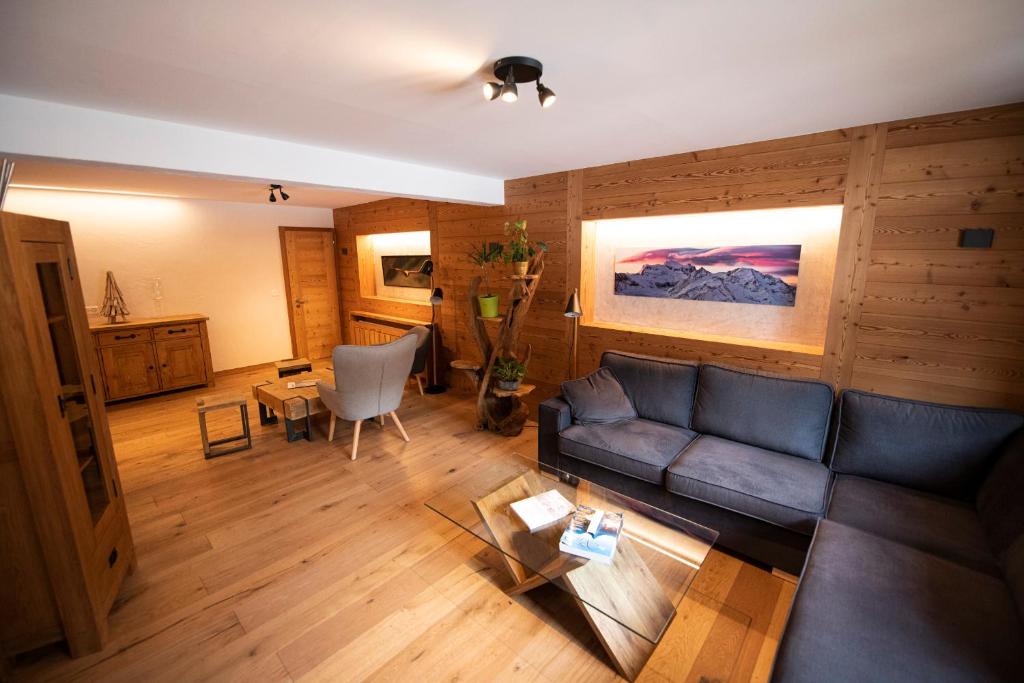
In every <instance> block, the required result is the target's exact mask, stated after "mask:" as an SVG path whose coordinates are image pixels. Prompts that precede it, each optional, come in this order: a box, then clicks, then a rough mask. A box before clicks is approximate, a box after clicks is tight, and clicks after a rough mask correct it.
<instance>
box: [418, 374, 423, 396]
mask: <svg viewBox="0 0 1024 683" xmlns="http://www.w3.org/2000/svg"><path fill="white" fill-rule="evenodd" d="M416 388H417V389H419V390H420V396H422V395H423V377H422V375H416Z"/></svg>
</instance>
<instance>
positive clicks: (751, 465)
mask: <svg viewBox="0 0 1024 683" xmlns="http://www.w3.org/2000/svg"><path fill="white" fill-rule="evenodd" d="M665 484H666V486H667V487H668V490H669V491H671V492H672V493H675V494H677V495H681V496H687V497H689V498H695V499H697V500H700V501H703V502H705V503H710V504H712V505H717V506H719V507H723V508H727V509H729V510H733V511H734V512H739V513H742V514H745V515H749V516H751V517H756V518H757V519H761V520H764V521H766V522H771V523H772V524H777V525H779V526H782V527H786V528H787V529H791V530H793V531H797V532H799V533H803V534H807V535H808V536H809V535H811V534H812V533H813V532H814V525H815V523H816V522H817V521H818V519H819V518H821V516H822V515H823V514H824V512H825V500H826V498H827V493H828V484H829V471H828V468H827V467H825V466H824V465H822V464H821V463H820V462H815V461H813V460H807V459H805V458H799V457H796V456H792V455H786V454H785V453H776V452H774V451H769V450H765V449H763V448H757V447H756V446H748V445H746V444H742V443H739V442H736V441H729V440H728V439H722V438H719V437H716V436H708V435H706V434H704V435H701V436H700V438H698V439H697V440H696V441H694V442H693V443H692V444H690V446H689V447H688V448H687V449H686V450H685V451H683V452H682V453H681V454H680V455H679V457H678V458H676V461H675V462H674V463H672V464H671V465H670V466H669V468H668V474H667V475H666V480H665Z"/></svg>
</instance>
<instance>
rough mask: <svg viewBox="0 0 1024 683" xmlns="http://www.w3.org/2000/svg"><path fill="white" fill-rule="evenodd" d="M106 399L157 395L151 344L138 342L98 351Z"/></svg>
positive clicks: (158, 376) (155, 371) (158, 387)
mask: <svg viewBox="0 0 1024 683" xmlns="http://www.w3.org/2000/svg"><path fill="white" fill-rule="evenodd" d="M100 357H101V358H102V360H103V376H104V377H105V378H106V381H107V398H110V399H117V398H127V397H129V396H139V395H141V394H150V393H152V392H154V391H160V375H159V373H158V372H157V369H156V354H155V353H154V352H153V344H152V343H150V342H139V343H136V344H121V345H119V346H107V347H103V348H102V349H100Z"/></svg>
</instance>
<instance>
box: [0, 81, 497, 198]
mask: <svg viewBox="0 0 1024 683" xmlns="http://www.w3.org/2000/svg"><path fill="white" fill-rule="evenodd" d="M0 122H2V125H0V154H3V153H6V154H12V155H25V156H39V157H50V158H55V159H69V160H74V161H86V162H94V163H109V164H121V165H128V166H140V167H146V168H153V169H160V170H167V171H175V172H186V173H202V174H212V175H220V176H230V177H236V178H245V179H254V180H266V181H273V182H281V183H307V184H311V185H323V186H326V187H337V188H343V189H346V190H355V191H362V192H372V193H375V194H380V195H385V196H395V195H398V196H402V197H416V198H421V199H435V200H440V201H452V202H465V203H470V204H501V203H503V202H504V192H505V191H504V182H503V180H502V179H500V178H490V177H486V176H480V175H473V174H469V173H459V172H457V171H450V170H446V169H442V168H434V167H431V166H423V165H419V164H410V163H406V162H402V161H393V160H390V159H381V158H379V157H372V156H367V155H362V154H352V153H350V152H343V151H340V150H335V149H328V148H325V147H315V146H312V145H303V144H298V143H294V142H286V141H283V140H275V139H272V138H264V137H258V136H254V135H245V134H241V133H232V132H228V131H222V130H214V129H211V128H202V127H199V126H190V125H183V124H178V123H171V122H168V121H159V120H156V119H148V118H143V117H139V116H129V115H125V114H116V113H113V112H107V111H99V110H96V109H86V108H83V107H73V106H68V105H64V104H56V103H53V102H44V101H42V100H33V99H27V98H23V97H12V96H9V95H3V94H0Z"/></svg>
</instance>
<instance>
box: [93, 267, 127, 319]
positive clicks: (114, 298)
mask: <svg viewBox="0 0 1024 683" xmlns="http://www.w3.org/2000/svg"><path fill="white" fill-rule="evenodd" d="M100 313H101V314H102V315H103V316H105V317H106V318H107V322H110V323H116V322H117V319H118V317H120V318H121V322H125V321H127V320H128V314H129V313H131V311H129V310H128V304H127V303H125V300H124V294H123V293H121V288H120V287H118V286H117V281H116V280H115V279H114V274H113V273H112V272H110V271H109V270H108V271H107V291H106V294H104V296H103V307H102V308H101V309H100Z"/></svg>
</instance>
